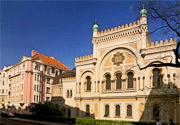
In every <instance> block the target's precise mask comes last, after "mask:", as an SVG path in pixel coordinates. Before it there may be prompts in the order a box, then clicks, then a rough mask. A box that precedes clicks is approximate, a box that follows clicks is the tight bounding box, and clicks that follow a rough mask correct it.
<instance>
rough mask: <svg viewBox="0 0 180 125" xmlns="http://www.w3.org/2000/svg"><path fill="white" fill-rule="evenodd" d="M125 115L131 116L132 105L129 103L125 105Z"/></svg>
mask: <svg viewBox="0 0 180 125" xmlns="http://www.w3.org/2000/svg"><path fill="white" fill-rule="evenodd" d="M127 116H128V117H132V106H131V105H128V106H127Z"/></svg>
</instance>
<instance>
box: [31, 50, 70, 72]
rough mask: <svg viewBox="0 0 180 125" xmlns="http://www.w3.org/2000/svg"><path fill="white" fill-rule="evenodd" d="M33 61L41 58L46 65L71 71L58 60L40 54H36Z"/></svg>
mask: <svg viewBox="0 0 180 125" xmlns="http://www.w3.org/2000/svg"><path fill="white" fill-rule="evenodd" d="M31 58H32V59H35V58H40V59H41V60H42V61H43V62H44V63H46V64H47V65H51V66H54V67H57V68H60V69H64V70H67V71H69V70H70V69H69V68H68V67H66V66H65V65H63V64H62V63H61V62H59V61H58V60H55V59H53V58H52V57H47V56H44V55H41V54H39V53H36V54H35V55H33V56H31Z"/></svg>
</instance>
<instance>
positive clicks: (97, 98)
mask: <svg viewBox="0 0 180 125" xmlns="http://www.w3.org/2000/svg"><path fill="white" fill-rule="evenodd" d="M98 28H99V27H98V24H97V23H95V24H94V26H93V37H92V44H93V54H92V55H88V56H83V57H78V58H76V59H75V66H76V80H75V81H76V82H73V83H72V84H73V85H74V86H76V87H75V88H76V89H75V90H73V92H72V93H73V97H74V101H71V102H70V103H71V104H70V105H72V104H73V105H72V106H74V107H76V111H73V112H74V113H72V114H74V115H72V117H84V118H95V119H106V120H119V121H146V122H147V121H150V122H151V121H152V122H154V121H155V119H157V118H159V119H161V121H162V122H168V120H169V119H173V120H174V121H175V122H176V123H177V122H178V123H180V121H179V120H180V106H179V105H180V102H179V88H180V84H179V81H180V77H179V76H178V74H179V72H180V71H179V69H178V68H174V67H147V66H148V65H149V64H150V63H152V62H154V61H158V62H163V63H168V62H170V61H172V62H175V55H174V52H173V49H175V48H176V45H177V44H176V39H170V40H165V41H160V42H152V41H151V38H150V36H149V33H148V24H147V11H146V10H145V9H143V10H141V17H140V21H137V22H133V23H130V24H129V25H128V24H126V25H125V26H124V25H122V26H119V27H115V28H112V29H108V30H104V31H98ZM145 67H147V68H145ZM67 82H68V81H66V83H67ZM67 87H71V86H67ZM63 89H67V90H68V88H63ZM66 105H68V104H66Z"/></svg>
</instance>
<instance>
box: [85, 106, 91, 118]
mask: <svg viewBox="0 0 180 125" xmlns="http://www.w3.org/2000/svg"><path fill="white" fill-rule="evenodd" d="M86 115H87V116H89V115H90V107H89V105H86Z"/></svg>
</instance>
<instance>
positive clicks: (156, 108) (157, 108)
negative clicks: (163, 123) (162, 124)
mask: <svg viewBox="0 0 180 125" xmlns="http://www.w3.org/2000/svg"><path fill="white" fill-rule="evenodd" d="M159 108H160V107H159V105H158V104H155V105H154V106H153V117H156V118H157V117H159Z"/></svg>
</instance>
